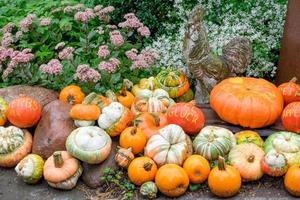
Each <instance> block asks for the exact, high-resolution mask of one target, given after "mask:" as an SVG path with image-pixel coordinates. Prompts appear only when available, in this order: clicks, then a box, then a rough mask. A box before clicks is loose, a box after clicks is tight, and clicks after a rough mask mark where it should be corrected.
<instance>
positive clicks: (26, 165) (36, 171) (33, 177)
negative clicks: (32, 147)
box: [15, 154, 44, 184]
mask: <svg viewBox="0 0 300 200" xmlns="http://www.w3.org/2000/svg"><path fill="white" fill-rule="evenodd" d="M43 167H44V160H43V158H42V157H41V156H39V155H37V154H28V155H27V156H26V157H25V158H23V159H22V160H21V161H20V162H19V163H18V165H17V166H16V167H15V171H16V172H17V174H18V176H20V177H22V179H23V181H24V182H25V183H28V184H35V183H37V182H38V181H39V180H40V179H41V178H42V177H43Z"/></svg>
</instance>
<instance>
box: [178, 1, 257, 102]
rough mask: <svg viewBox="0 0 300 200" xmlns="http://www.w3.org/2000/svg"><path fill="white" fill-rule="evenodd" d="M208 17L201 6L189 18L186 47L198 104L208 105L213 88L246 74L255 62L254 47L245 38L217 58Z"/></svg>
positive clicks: (186, 55) (229, 45) (232, 42)
mask: <svg viewBox="0 0 300 200" xmlns="http://www.w3.org/2000/svg"><path fill="white" fill-rule="evenodd" d="M204 16H205V11H204V9H203V8H202V6H200V5H197V6H196V7H195V8H194V9H193V11H192V12H191V14H190V16H189V18H188V21H187V30H186V33H185V37H184V44H183V51H184V52H183V53H184V57H185V59H186V64H187V67H188V68H189V70H190V71H191V72H192V73H193V75H194V77H195V78H196V79H197V86H196V96H195V99H196V101H197V102H198V103H208V101H209V94H210V91H211V90H212V88H213V87H214V86H215V85H216V84H217V83H218V82H220V81H221V80H223V79H225V78H227V77H229V76H236V75H239V74H242V73H244V72H245V71H246V69H247V66H249V64H250V62H251V59H252V49H251V43H250V41H249V40H248V39H247V38H242V37H237V38H234V39H232V40H231V41H230V42H229V43H228V44H226V45H225V46H224V47H223V49H222V53H223V55H221V56H217V55H215V54H214V53H213V52H212V50H211V49H210V46H209V43H208V36H207V31H206V28H205V26H204V24H203V17H204Z"/></svg>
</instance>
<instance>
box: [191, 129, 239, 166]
mask: <svg viewBox="0 0 300 200" xmlns="http://www.w3.org/2000/svg"><path fill="white" fill-rule="evenodd" d="M235 145H236V139H235V137H234V135H233V133H232V132H231V131H230V130H228V129H225V128H222V127H217V126H206V127H204V128H203V129H202V130H201V131H200V133H199V134H198V135H197V136H196V138H195V140H194V141H193V147H194V150H195V152H196V153H197V154H199V155H201V156H203V157H204V158H206V159H207V160H209V161H214V160H217V159H218V157H219V156H225V155H227V154H228V153H229V151H230V149H231V148H232V147H233V146H235Z"/></svg>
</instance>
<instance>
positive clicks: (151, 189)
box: [140, 181, 158, 199]
mask: <svg viewBox="0 0 300 200" xmlns="http://www.w3.org/2000/svg"><path fill="white" fill-rule="evenodd" d="M157 191H158V190H157V186H156V185H155V183H154V182H152V181H148V182H146V183H144V184H143V185H142V186H141V188H140V193H141V194H142V195H143V196H144V197H146V198H148V199H155V198H156V196H157Z"/></svg>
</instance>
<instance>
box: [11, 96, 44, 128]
mask: <svg viewBox="0 0 300 200" xmlns="http://www.w3.org/2000/svg"><path fill="white" fill-rule="evenodd" d="M41 113H42V107H41V105H40V104H39V102H38V101H36V100H35V99H33V98H30V97H26V96H22V97H18V98H16V99H14V100H13V101H12V102H10V104H9V106H8V111H7V118H8V120H9V121H10V122H11V123H12V124H13V125H15V126H17V127H19V128H29V127H32V126H34V125H35V124H37V122H38V121H39V119H40V118H41Z"/></svg>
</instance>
